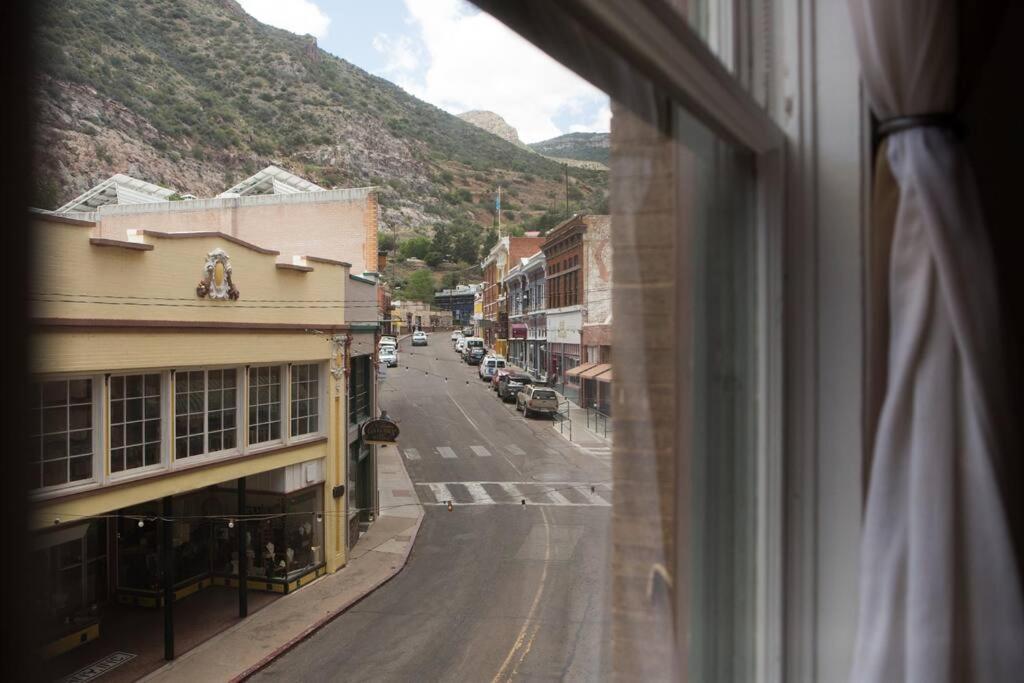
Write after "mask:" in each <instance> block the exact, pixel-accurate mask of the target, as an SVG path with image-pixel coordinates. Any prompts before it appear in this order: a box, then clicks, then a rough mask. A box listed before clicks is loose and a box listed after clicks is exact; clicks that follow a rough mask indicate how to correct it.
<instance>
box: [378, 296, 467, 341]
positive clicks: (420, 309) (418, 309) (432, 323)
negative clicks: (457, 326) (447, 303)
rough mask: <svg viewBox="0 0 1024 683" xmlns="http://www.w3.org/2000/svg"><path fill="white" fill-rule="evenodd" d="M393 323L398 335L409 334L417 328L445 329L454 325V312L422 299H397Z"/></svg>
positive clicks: (424, 329) (394, 304)
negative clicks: (436, 306)
mask: <svg viewBox="0 0 1024 683" xmlns="http://www.w3.org/2000/svg"><path fill="white" fill-rule="evenodd" d="M391 325H392V331H393V332H394V334H396V335H398V334H409V333H410V332H414V331H415V330H423V331H424V332H433V331H435V330H445V329H450V328H451V326H452V313H451V311H446V310H443V309H439V308H434V307H433V306H431V305H430V304H427V303H423V302H421V301H395V302H393V304H392V319H391Z"/></svg>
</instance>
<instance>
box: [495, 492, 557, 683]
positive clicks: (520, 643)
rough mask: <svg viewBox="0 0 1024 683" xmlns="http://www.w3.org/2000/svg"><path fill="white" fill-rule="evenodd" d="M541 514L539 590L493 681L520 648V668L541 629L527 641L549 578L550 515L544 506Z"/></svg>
mask: <svg viewBox="0 0 1024 683" xmlns="http://www.w3.org/2000/svg"><path fill="white" fill-rule="evenodd" d="M540 514H541V517H542V518H543V520H544V569H543V570H542V571H541V574H540V583H539V584H538V585H537V592H536V594H534V596H533V603H532V604H531V605H530V611H529V612H528V613H527V614H526V621H525V622H524V623H523V627H522V628H521V629H520V630H519V634H518V635H517V636H516V639H515V642H513V643H512V649H511V650H509V651H508V655H506V656H505V661H504V662H502V663H501V668H500V669H498V673H496V674H495V675H494V678H493V679H492V681H491V683H498V681H500V680H502V677H503V676H505V672H506V671H507V670H508V668H509V665H510V664H511V663H512V660H513V659H514V658H515V656H516V653H517V652H519V650H523V653H522V655H520V657H519V660H518V661H517V662H516V666H515V668H518V667H519V665H520V664H522V663H523V660H524V659H525V658H526V655H527V653H529V651H530V647H532V646H533V639H534V638H536V637H537V631H538V630H539V629H540V624H539V623H538V624H537V626H536V627H534V629H533V633H532V635H530V637H529V642H527V636H526V634H527V632H529V631H530V626H531V625H532V624H531V622H532V621H533V617H534V613H535V612H536V611H537V609H538V607H540V598H541V595H542V594H543V593H544V584H545V583H546V582H547V578H548V563H549V562H550V560H551V526H550V525H549V524H548V515H547V513H546V512H545V511H544V508H540ZM524 645H525V649H524ZM511 673H515V670H514V669H513V671H512V672H510V674H511ZM508 679H509V680H510V679H511V675H509V676H508Z"/></svg>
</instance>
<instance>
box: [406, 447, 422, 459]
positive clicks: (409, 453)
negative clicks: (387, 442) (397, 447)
mask: <svg viewBox="0 0 1024 683" xmlns="http://www.w3.org/2000/svg"><path fill="white" fill-rule="evenodd" d="M405 459H406V460H419V459H420V452H419V451H418V450H416V449H415V448H406V449H405Z"/></svg>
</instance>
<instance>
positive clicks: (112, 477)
mask: <svg viewBox="0 0 1024 683" xmlns="http://www.w3.org/2000/svg"><path fill="white" fill-rule="evenodd" d="M157 374H158V375H160V462H158V463H156V464H153V465H144V466H142V467H137V468H135V469H131V470H121V471H120V472H114V471H113V468H112V467H111V466H110V451H111V448H112V446H111V443H112V440H111V438H112V437H111V435H112V433H113V429H114V423H113V411H112V410H111V409H110V401H111V400H112V392H111V391H110V380H112V379H114V378H117V377H131V376H133V375H157ZM173 388H174V387H173V384H172V383H171V371H170V370H169V369H163V368H161V369H150V370H131V371H118V372H111V373H108V374H106V375H105V376H104V383H103V392H104V399H103V407H104V408H105V409H106V410H107V413H106V415H107V418H106V419H105V420H104V424H103V473H104V475H105V482H120V481H125V480H130V479H134V478H136V477H139V476H145V475H147V474H150V473H152V472H158V471H160V470H165V469H167V468H168V466H169V465H170V461H171V459H172V458H171V449H172V448H173V447H174V419H173V417H172V413H171V405H172V403H171V402H172V397H171V393H172V389H173Z"/></svg>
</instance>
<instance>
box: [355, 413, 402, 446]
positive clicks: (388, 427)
mask: <svg viewBox="0 0 1024 683" xmlns="http://www.w3.org/2000/svg"><path fill="white" fill-rule="evenodd" d="M396 441H398V425H396V424H395V423H394V422H392V421H391V420H383V419H375V420H367V421H366V423H365V424H364V425H363V442H364V443H368V444H376V445H381V444H390V443H395V442H396Z"/></svg>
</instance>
